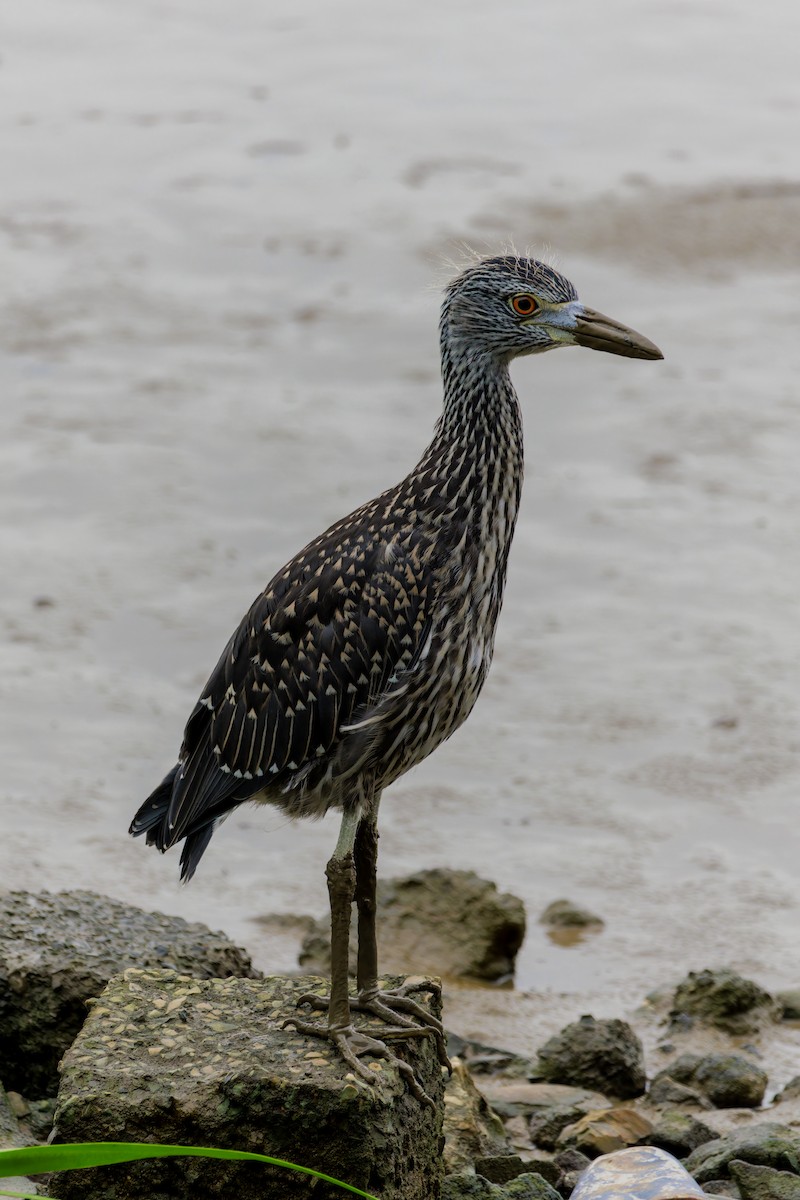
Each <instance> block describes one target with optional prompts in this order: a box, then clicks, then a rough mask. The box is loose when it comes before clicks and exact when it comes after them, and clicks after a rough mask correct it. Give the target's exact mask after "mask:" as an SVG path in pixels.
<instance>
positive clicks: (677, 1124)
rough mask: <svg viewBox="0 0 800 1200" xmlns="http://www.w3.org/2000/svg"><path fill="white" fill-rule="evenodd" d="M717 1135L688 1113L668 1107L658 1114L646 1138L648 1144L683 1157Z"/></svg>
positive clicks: (711, 1140)
mask: <svg viewBox="0 0 800 1200" xmlns="http://www.w3.org/2000/svg"><path fill="white" fill-rule="evenodd" d="M717 1136H718V1134H717V1133H716V1131H715V1130H713V1129H711V1128H710V1127H709V1126H708V1125H706V1124H704V1123H703V1122H702V1121H698V1120H697V1118H696V1117H693V1116H692V1115H691V1114H690V1113H685V1112H681V1111H680V1110H679V1109H675V1108H670V1109H667V1110H666V1111H665V1112H661V1113H659V1114H658V1116H657V1117H656V1119H655V1124H654V1125H653V1131H652V1133H651V1134H650V1137H649V1138H648V1139H647V1140H648V1144H649V1145H651V1146H657V1147H658V1149H659V1150H666V1151H667V1153H668V1154H673V1155H674V1156H675V1158H685V1157H686V1155H687V1154H691V1152H692V1150H696V1149H697V1147H698V1146H703V1145H705V1143H706V1142H713V1141H714V1140H715V1138H716V1137H717Z"/></svg>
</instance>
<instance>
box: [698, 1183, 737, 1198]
mask: <svg viewBox="0 0 800 1200" xmlns="http://www.w3.org/2000/svg"><path fill="white" fill-rule="evenodd" d="M703 1191H704V1192H705V1194H706V1195H707V1196H728V1197H729V1200H742V1193H741V1192H740V1191H739V1189H738V1187H737V1186H736V1184H735V1183H734V1182H733V1180H732V1179H709V1181H708V1183H704V1184H703Z"/></svg>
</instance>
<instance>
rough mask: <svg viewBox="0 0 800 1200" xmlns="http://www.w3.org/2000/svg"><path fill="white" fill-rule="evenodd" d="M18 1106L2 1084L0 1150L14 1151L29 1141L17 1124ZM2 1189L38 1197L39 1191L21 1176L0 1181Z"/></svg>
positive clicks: (0, 1089)
mask: <svg viewBox="0 0 800 1200" xmlns="http://www.w3.org/2000/svg"><path fill="white" fill-rule="evenodd" d="M18 1107H19V1105H18V1104H12V1102H11V1100H10V1098H9V1097H8V1096H7V1095H6V1093H5V1092H4V1091H3V1087H2V1085H1V1084H0V1150H14V1149H16V1148H17V1147H18V1146H24V1145H25V1144H26V1141H27V1139H26V1138H25V1137H24V1136H23V1133H22V1130H21V1129H20V1126H19V1124H18V1123H17V1113H16V1111H15V1109H17V1108H18ZM0 1189H2V1190H3V1191H5V1190H6V1189H7V1190H8V1191H10V1192H20V1193H22V1194H23V1195H25V1194H27V1195H29V1196H30V1195H36V1193H37V1189H36V1187H35V1186H34V1184H32V1183H31V1181H30V1180H29V1179H25V1178H23V1177H22V1176H21V1175H14V1176H7V1177H6V1178H5V1179H0Z"/></svg>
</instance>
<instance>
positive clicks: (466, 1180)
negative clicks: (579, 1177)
mask: <svg viewBox="0 0 800 1200" xmlns="http://www.w3.org/2000/svg"><path fill="white" fill-rule="evenodd" d="M441 1200H561V1196H560V1195H559V1194H558V1192H557V1191H555V1189H554V1188H552V1187H551V1186H550V1184H549V1183H548V1182H547V1180H546V1179H542V1177H541V1175H532V1174H526V1175H518V1176H517V1178H516V1179H512V1180H511V1182H510V1183H507V1184H505V1185H503V1186H499V1185H498V1184H496V1183H490V1182H489V1180H488V1179H484V1178H483V1177H482V1176H481V1175H472V1174H467V1173H464V1174H462V1175H449V1176H448V1177H447V1179H445V1181H444V1184H443V1185H442V1193H441Z"/></svg>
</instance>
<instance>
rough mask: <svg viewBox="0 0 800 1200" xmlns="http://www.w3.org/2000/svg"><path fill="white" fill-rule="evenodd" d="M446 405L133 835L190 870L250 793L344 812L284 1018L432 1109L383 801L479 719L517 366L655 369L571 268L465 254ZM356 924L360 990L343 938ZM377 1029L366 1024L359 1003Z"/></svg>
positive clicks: (433, 1022) (517, 456)
mask: <svg viewBox="0 0 800 1200" xmlns="http://www.w3.org/2000/svg"><path fill="white" fill-rule="evenodd" d="M439 335H440V338H439V340H440V354H441V374H442V385H443V407H442V411H441V415H440V417H439V419H438V422H437V424H436V426H435V429H434V432H433V437H432V440H431V441H430V443H429V445H428V446H427V448H426V449H425V450H424V452H423V454H422V456H421V458H420V460H419V462H418V463H417V465H416V466H415V467H414V468H413V469H412V470H411V471H410V472H409V474H408V475H406V477H405V478H404V479H403V480H401V482H400V483H398V484H396V485H395V486H394V487H390V488H389V489H388V490H387V491H384V492H382V493H381V494H380V495H379V496H376V497H375V498H374V499H372V500H369V501H368V502H367V503H366V504H362V505H361V506H360V507H359V508H356V509H355V511H354V512H351V513H350V514H349V515H348V516H345V517H343V518H342V519H341V520H339V521H337V522H336V523H335V524H334V525H332V526H331V527H330V528H329V529H327V530H326V531H325V532H324V533H322V534H320V536H319V537H317V538H315V539H314V541H312V542H310V543H309V544H308V545H307V546H306V547H305V549H303V550H301V551H300V552H299V553H298V554H297V555H296V556H295V557H294V558H292V559H291V561H290V562H289V563H287V564H286V566H284V567H283V568H281V570H279V571H278V573H277V574H276V575H275V576H274V577H273V578H272V580H271V582H270V583H268V584H267V586H266V588H265V590H264V591H263V592H262V593H261V595H259V596H258V597H257V599H256V600H255V601H254V603H253V604H252V606H251V607H250V609H249V610H248V612H247V613H246V615H245V616H244V619H243V620H242V622H241V624H240V625H239V627H238V628H237V629H236V631H235V632H234V634H233V636H232V637H231V639H230V641H229V642H228V644H227V646H226V647H225V649H224V650H223V652H222V656H221V658H220V659H219V662H218V663H217V665H216V667H215V668H214V670H213V671H212V673H211V675H210V677H209V679H208V682H207V684H206V685H205V687H204V688H203V690H202V693H201V695H200V698H199V699H198V701H197V703H196V704H195V706H194V709H193V710H192V712H191V715H190V716H189V720H188V722H187V724H186V727H185V730H184V734H183V743H182V746H181V749H180V753H179V756H178V762H177V764H176V765H175V766H174V767H173V768H172V769H171V770H170V771H169V772H168V773H167V775H166V777H165V778H164V780H163V781H162V782H161V783H160V784H159V786H158V787H157V788H156V789H155V791H154V792H153V793H152V794H151V795H150V796H149V797H148V798H147V799H146V800H145V801H144V803H143V804H142V805H141V807H140V808H139V810H138V812H137V813H136V816H135V817H134V819H133V822H132V824H131V826H130V832H131V833H132V834H133V835H139V834H145V835H146V840H147V843H148V844H149V845H153V846H155V847H157V848H158V849H159V850H161V851H162V852H163V851H166V850H168V849H169V848H170V847H172V846H174V845H175V844H176V843H177V842H181V841H182V842H183V843H184V845H183V850H182V854H181V860H180V867H181V878H182V879H183V880H185V881H188V880H190V879H191V878H192V876H193V875H194V872H195V870H196V868H197V865H198V863H199V862H200V859H201V858H202V856H203V853H204V852H205V850H206V848H207V846H208V844H209V841H210V840H211V836H212V834H213V833H214V830H215V829H216V827H217V826H218V825H219V823H220V821H221V820H222V819H223V818H225V817H226V816H228V814H229V813H230V812H231V811H232V810H233V809H235V808H237V807H238V806H239V805H240V804H243V803H245V802H246V801H255V802H257V803H265V804H270V805H273V806H275V807H277V808H278V809H280V810H282V811H283V812H284V813H286V814H287V815H288V816H289V817H292V818H294V817H320V816H322V815H324V814H325V813H326V812H327V811H328V810H329V809H336V810H339V811H340V812H341V825H340V828H339V835H338V839H337V841H336V845H335V848H334V850H333V854H332V856H331V858H330V860H329V862H328V864H327V868H326V876H327V881H328V893H329V900H330V916H331V982H330V992H329V995H327V996H317V995H310V994H309V995H306V996H303V997H301V1003H305V1004H307V1005H309V1006H311V1007H312V1008H315V1009H317V1010H319V1011H321V1012H326V1013H327V1017H326V1018H323V1017H320V1018H319V1019H318V1020H317V1019H314V1020H308V1021H306V1020H305V1019H303V1020H301V1019H300V1017H299V1016H298V1018H297V1019H293V1020H292V1021H291V1022H290V1023H291V1024H292V1025H293V1026H294V1027H295V1028H296V1029H297V1030H299V1031H300V1032H301V1033H304V1034H308V1035H311V1036H315V1037H322V1038H326V1039H328V1040H329V1042H330V1043H332V1044H333V1046H334V1047H335V1048H336V1051H337V1052H338V1054H339V1055H340V1056H341V1058H342V1059H343V1060H344V1062H345V1063H346V1064H347V1066H348V1067H349V1068H350V1069H351V1070H352V1071H353V1072H355V1073H356V1075H358V1076H359V1077H360V1078H362V1079H364V1080H366V1081H368V1082H369V1083H371V1084H374V1083H375V1073H374V1071H372V1070H370V1069H369V1068H368V1067H367V1066H366V1065H365V1063H364V1062H363V1061H362V1059H363V1058H364V1056H369V1057H370V1058H380V1059H386V1060H388V1061H389V1062H390V1063H391V1064H393V1065H394V1066H395V1067H396V1068H397V1069H398V1070H399V1072H400V1074H401V1077H402V1078H403V1079H404V1080H405V1082H406V1086H407V1087H408V1088H409V1090H410V1091H411V1092H412V1093H413V1094H414V1095H415V1096H416V1097H417V1098H418V1099H419V1100H420V1101H421V1102H423V1103H429V1104H430V1103H432V1101H431V1100H430V1097H429V1096H428V1095H427V1094H426V1092H425V1091H424V1088H423V1087H422V1084H421V1082H420V1081H419V1079H418V1078H417V1076H416V1074H415V1072H414V1071H413V1069H412V1068H411V1066H410V1064H409V1063H408V1062H406V1061H405V1060H404V1059H403V1058H401V1057H400V1056H399V1055H398V1054H396V1053H395V1052H394V1050H392V1049H390V1048H389V1045H388V1044H387V1043H389V1042H393V1043H394V1044H395V1046H396V1047H397V1046H398V1043H400V1042H402V1040H403V1039H407V1038H412V1037H422V1036H428V1037H432V1038H434V1039H435V1041H436V1045H437V1048H438V1054H439V1059H440V1061H441V1062H442V1063H443V1065H447V1054H446V1047H445V1040H444V1030H443V1027H442V1024H441V1022H440V1021H439V1020H438V1019H437V1018H436V1017H435V1016H433V1015H432V1014H431V1013H430V1012H428V1010H427V1009H426V1008H425V1007H424V1006H423V1005H422V1004H421V1003H420V1001H419V999H415V995H417V996H420V997H421V993H423V992H425V993H428V994H433V993H435V992H436V991H437V989H438V986H439V985H438V984H437V983H436V982H435V981H433V980H429V979H425V980H422V981H417V982H415V983H414V982H406V983H405V984H401V985H400V986H399V987H394V988H389V987H386V988H381V987H380V986H379V983H378V952H377V940H376V931H375V910H376V900H375V891H376V872H377V844H378V808H379V803H380V799H381V795H382V793H383V791H384V790H385V789H386V788H387V787H388V786H389V785H390V784H391V783H393V782H394V781H395V780H396V779H398V778H399V777H400V776H401V775H403V774H404V773H405V772H406V771H408V770H409V769H410V768H411V767H413V766H415V765H416V764H417V763H420V762H421V761H422V760H423V759H424V758H426V757H427V756H428V755H429V754H431V753H432V751H434V750H435V749H436V748H437V747H438V746H439V745H440V744H441V743H442V742H444V741H445V739H447V738H449V737H450V735H451V734H452V733H454V732H455V730H457V729H458V728H459V726H460V725H462V724H463V722H464V721H465V720H466V718H467V717H468V716H469V714H470V712H471V711H472V708H473V706H474V704H475V701H476V700H477V698H478V695H479V693H480V691H481V688H482V687H483V684H484V681H485V679H486V676H487V672H488V670H489V666H490V663H491V660H492V651H493V647H494V640H495V629H496V626H497V620H498V616H499V613H500V607H501V604H502V600H503V591H504V585H505V580H506V568H507V564H508V555H509V549H510V546H511V540H512V537H513V533H514V526H515V523H516V520H517V513H518V509H519V503H520V493H521V487H522V474H523V439H522V422H521V414H520V406H519V402H518V399H517V395H516V392H515V390H514V387H513V385H512V383H511V379H510V376H509V366H510V363H511V361H512V360H513V359H515V358H519V357H521V356H522V355H528V354H540V353H543V352H544V351H547V350H553V349H556V348H558V347H563V346H585V347H589V348H591V349H593V350H603V351H607V352H608V353H610V354H618V355H624V356H626V357H628V358H639V359H660V358H662V357H663V355H662V354H661V351H660V350H659V349H658V347H657V346H655V345H654V344H653V343H652V342H651V341H649V340H648V339H647V338H646V337H643V336H642V335H641V334H639V333H637V332H635V331H634V330H633V329H630V328H629V327H627V326H625V325H623V324H620V323H619V322H618V321H615V320H613V319H612V318H610V317H606V316H603V314H602V313H599V312H597V311H596V310H594V309H591V308H589V307H587V306H586V305H584V304H583V303H582V302H581V301H580V300H579V299H578V296H577V292H576V290H575V288H574V287H573V285H572V284H571V283H570V282H569V280H567V279H566V278H565V277H564V276H563V275H562V274H560V273H559V272H558V271H556V270H555V269H554V268H553V267H551V266H549V265H547V264H546V263H544V262H540V261H538V260H536V259H533V258H528V257H519V256H517V255H515V254H514V255H511V254H505V255H501V256H497V257H489V258H484V259H482V260H478V261H476V262H473V263H471V264H470V265H469V266H468V267H466V269H464V270H462V271H461V273H460V274H459V275H458V276H457V277H456V278H455V279H453V280H452V282H450V283H449V285H448V286H447V287H446V289H445V293H444V301H443V304H442V309H441V319H440V324H439ZM354 904H355V906H356V914H357V931H358V943H357V961H356V995H354V996H351V995H350V987H349V961H348V959H349V933H350V921H351V915H352V907H353V905H354ZM354 1011H358V1012H365V1013H369V1014H372V1015H373V1016H374V1017H377V1018H380V1021H381V1022H382V1025H380V1026H378V1029H379V1031H380V1034H381V1036H380V1037H378V1036H375V1027H374V1023H373V1025H372V1026H371V1027H370V1031H369V1032H367V1031H366V1029H365V1028H363V1027H362V1028H359V1027H358V1026H357V1025H356V1024H355V1023H354V1020H353V1012H354Z"/></svg>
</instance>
